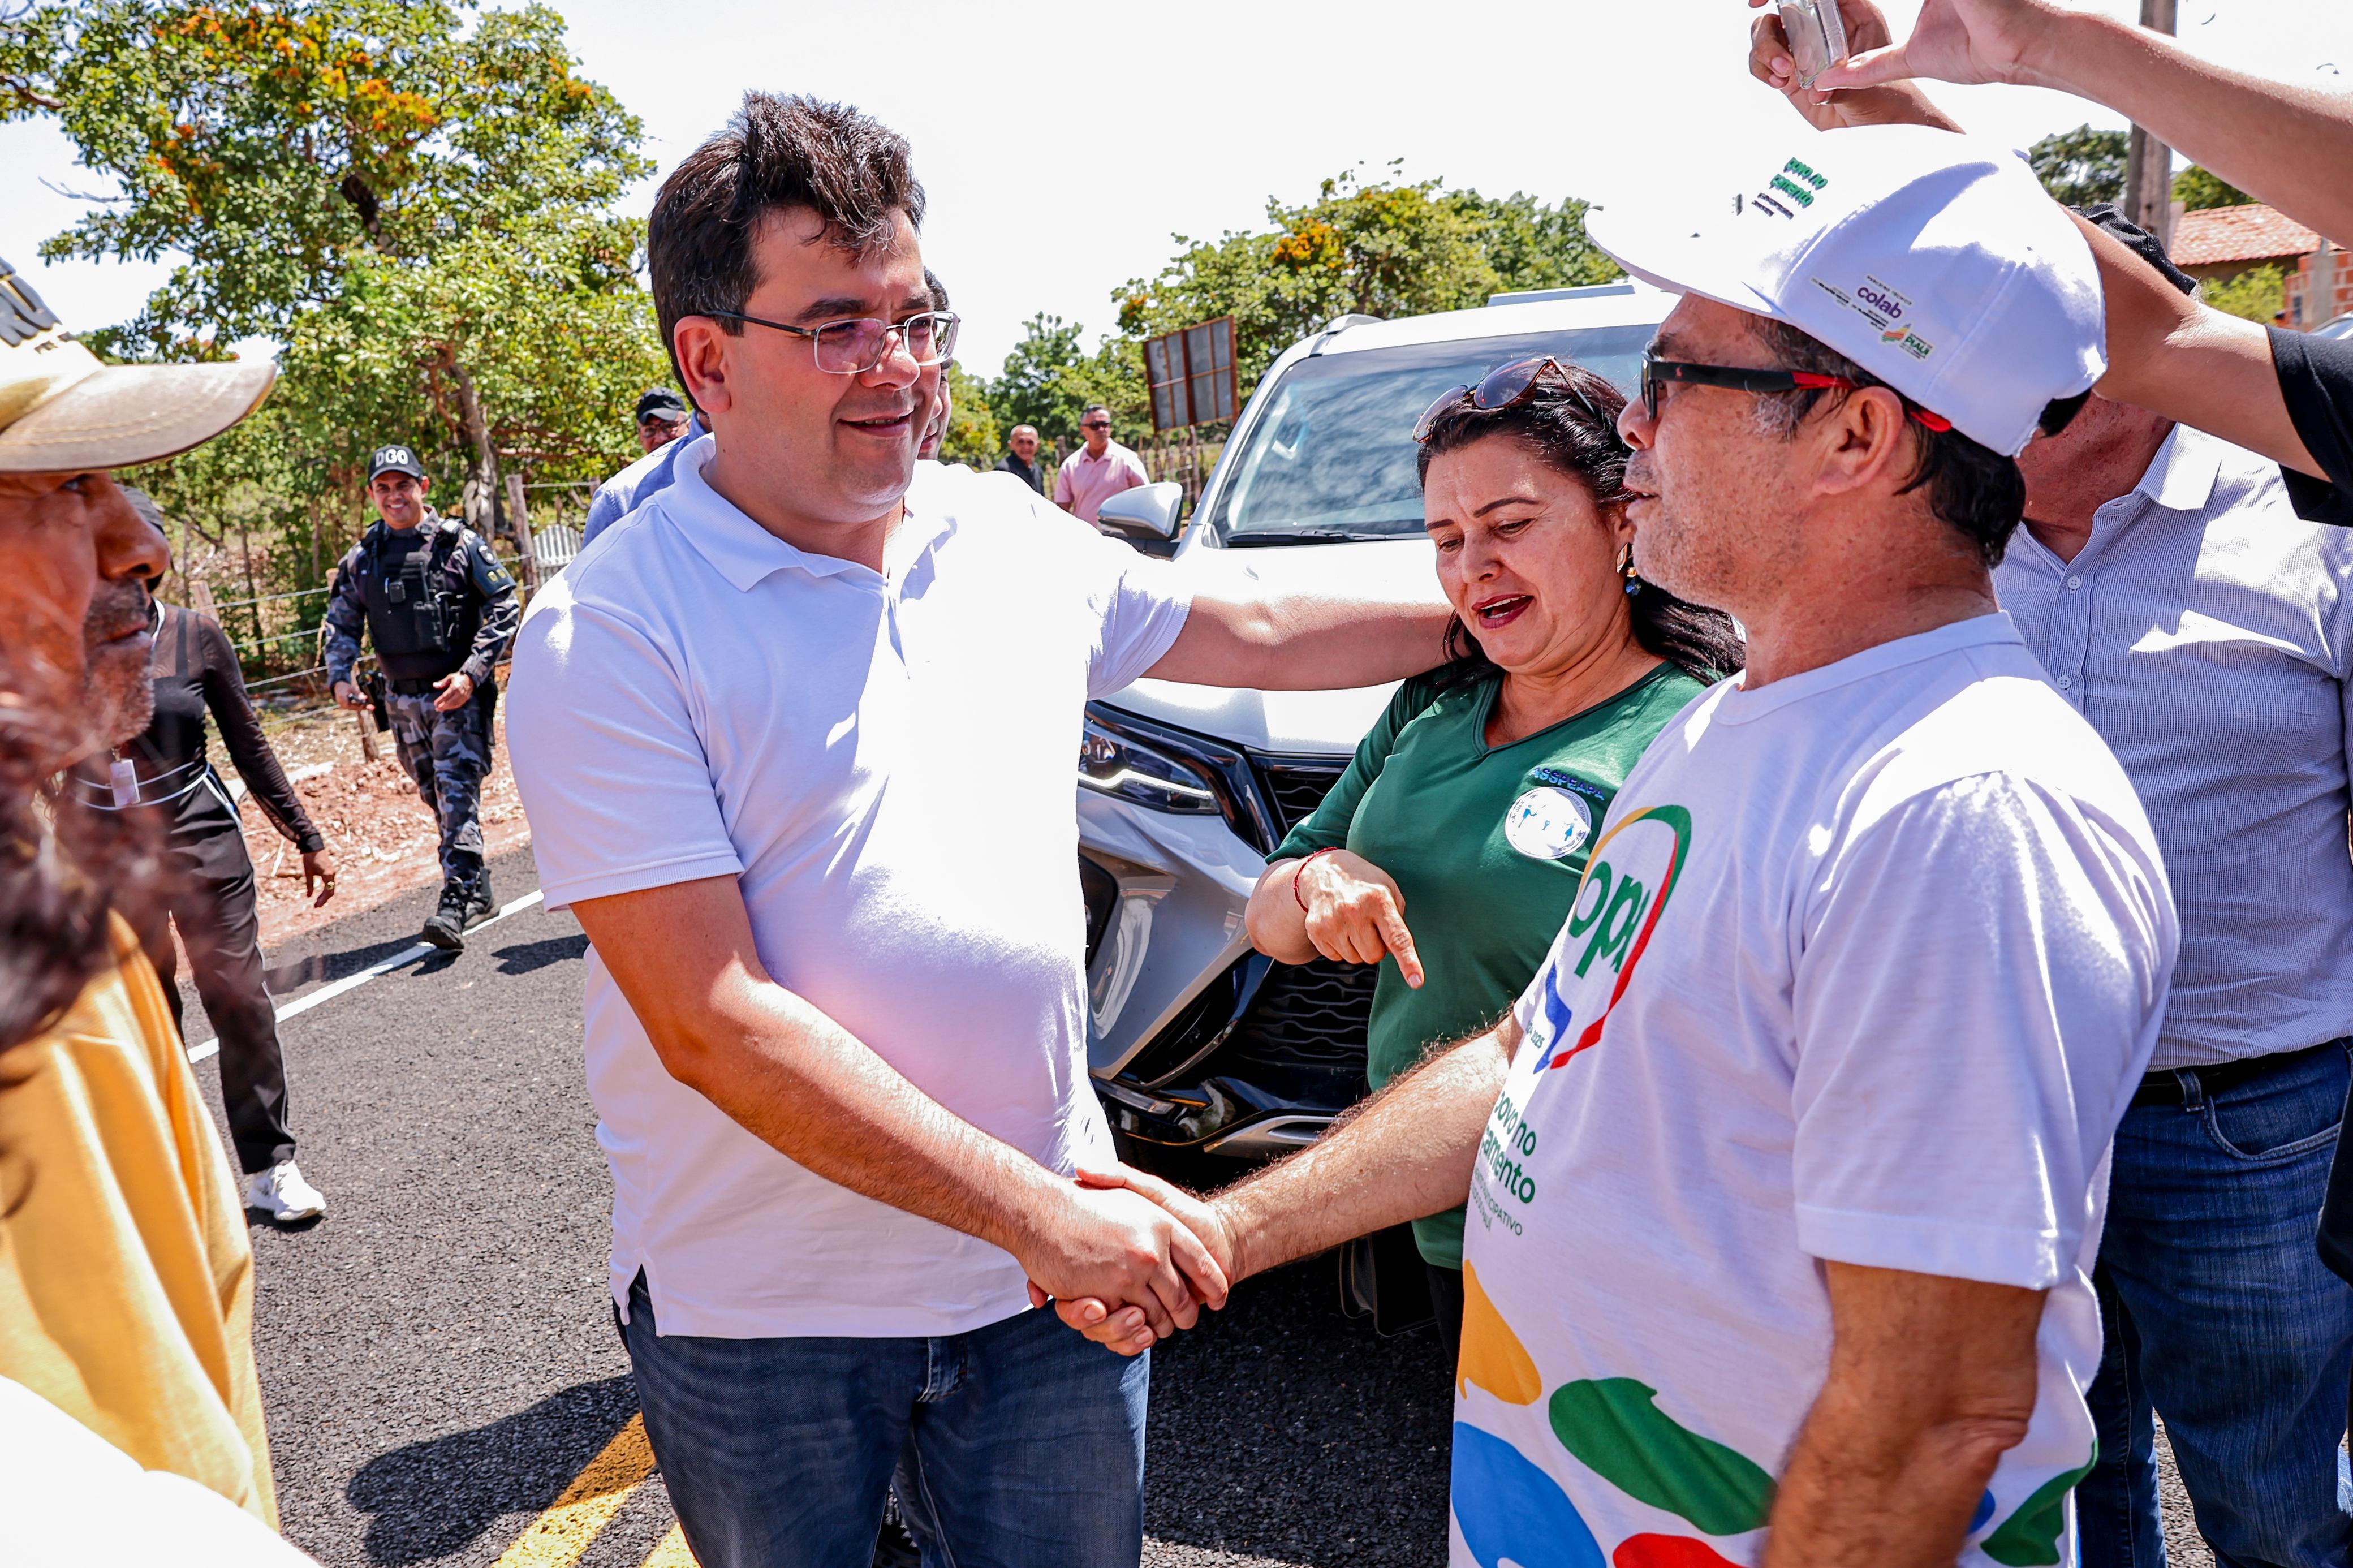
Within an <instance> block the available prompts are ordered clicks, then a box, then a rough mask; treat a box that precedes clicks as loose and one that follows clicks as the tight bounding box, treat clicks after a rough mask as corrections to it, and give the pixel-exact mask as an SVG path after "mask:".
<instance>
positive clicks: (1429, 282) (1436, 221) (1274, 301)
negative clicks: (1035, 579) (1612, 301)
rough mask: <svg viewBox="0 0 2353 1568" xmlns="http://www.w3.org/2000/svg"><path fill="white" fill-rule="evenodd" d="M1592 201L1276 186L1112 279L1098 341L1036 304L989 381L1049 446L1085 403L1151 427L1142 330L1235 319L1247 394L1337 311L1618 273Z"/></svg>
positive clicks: (1455, 305) (1424, 303)
mask: <svg viewBox="0 0 2353 1568" xmlns="http://www.w3.org/2000/svg"><path fill="white" fill-rule="evenodd" d="M1585 211H1586V204H1584V203H1583V202H1580V201H1576V200H1573V199H1572V200H1567V201H1563V202H1560V203H1558V204H1547V203H1545V202H1542V201H1539V200H1538V199H1537V198H1535V197H1534V196H1531V195H1526V194H1525V193H1521V192H1514V194H1513V195H1509V196H1504V197H1493V196H1484V195H1480V194H1479V193H1477V192H1475V191H1454V190H1449V189H1447V188H1446V186H1445V185H1444V184H1443V183H1442V182H1440V181H1437V180H1425V181H1421V182H1419V183H1407V182H1404V181H1402V180H1401V179H1399V178H1398V175H1397V173H1396V168H1395V166H1394V165H1392V166H1391V167H1390V169H1389V171H1388V174H1386V175H1384V176H1381V177H1377V178H1369V179H1368V178H1367V177H1366V175H1364V174H1361V173H1359V172H1357V171H1355V170H1351V171H1348V172H1346V173H1344V174H1339V175H1336V176H1335V177H1334V178H1332V179H1328V180H1325V181H1324V182H1323V183H1322V184H1321V186H1320V187H1319V189H1318V190H1317V193H1316V195H1315V198H1314V200H1313V201H1309V202H1304V203H1300V204H1295V205H1286V204H1284V203H1283V202H1282V200H1280V199H1279V198H1269V200H1268V202H1267V207H1266V215H1267V221H1266V226H1264V227H1263V228H1258V229H1249V230H1235V231H1232V232H1229V233H1228V234H1226V235H1225V236H1223V237H1220V238H1219V239H1216V240H1196V239H1190V238H1187V237H1185V236H1183V235H1178V236H1176V237H1175V238H1176V245H1177V247H1178V249H1177V253H1176V256H1175V257H1174V258H1171V259H1170V261H1169V262H1168V264H1167V265H1166V267H1164V268H1161V269H1160V271H1159V272H1158V273H1157V274H1156V275H1155V276H1154V277H1152V278H1149V279H1144V278H1137V279H1130V280H1129V281H1128V282H1127V283H1125V284H1124V285H1123V286H1122V287H1121V288H1120V289H1117V290H1115V291H1114V293H1113V297H1112V304H1113V312H1114V319H1115V320H1116V321H1117V330H1116V331H1114V332H1113V333H1112V334H1110V335H1109V336H1106V337H1105V338H1103V340H1102V341H1101V342H1098V343H1097V344H1096V345H1095V347H1094V348H1093V349H1092V350H1090V349H1088V348H1086V347H1085V346H1083V344H1082V329H1081V328H1080V326H1079V325H1078V323H1076V322H1071V321H1063V320H1062V319H1061V318H1060V317H1059V316H1050V315H1045V314H1042V313H1041V314H1039V315H1037V316H1033V317H1032V318H1030V320H1029V321H1028V322H1027V323H1026V324H1025V325H1024V327H1023V329H1022V336H1021V341H1020V342H1018V343H1017V344H1015V345H1014V348H1013V351H1012V352H1011V353H1008V355H1007V356H1006V359H1005V363H1004V366H1003V368H1002V369H1001V371H1000V372H999V374H997V377H996V378H995V379H993V380H991V381H990V382H989V383H988V384H987V400H988V404H989V406H990V408H991V410H992V411H993V412H994V413H995V415H996V416H997V422H998V425H999V426H1000V427H1001V428H1004V429H1010V428H1011V427H1012V426H1015V425H1021V424H1028V425H1034V426H1037V427H1038V429H1039V433H1040V434H1042V435H1043V436H1044V437H1046V439H1047V440H1048V441H1049V442H1051V441H1054V440H1055V439H1057V438H1060V440H1062V441H1064V442H1066V443H1067V442H1074V441H1076V440H1077V439H1078V425H1079V416H1080V414H1081V413H1082V412H1083V411H1084V410H1085V408H1086V407H1087V405H1090V404H1094V403H1102V404H1105V405H1109V407H1110V408H1111V410H1112V413H1113V417H1114V418H1115V419H1116V420H1117V421H1118V423H1119V426H1120V428H1121V429H1122V430H1124V431H1135V432H1141V431H1148V430H1150V429H1151V427H1152V410H1151V404H1150V401H1149V398H1148V396H1147V393H1146V389H1145V377H1144V350H1143V344H1144V340H1145V339H1146V338H1149V337H1153V336H1155V335H1157V334H1159V333H1161V332H1166V331H1175V330H1176V329H1177V328H1180V327H1187V326H1191V325H1193V324H1195V323H1196V322H1199V321H1208V320H1210V319H1212V318H1214V317H1218V316H1231V317H1233V318H1234V338H1235V357H1236V360H1237V362H1238V363H1237V369H1238V372H1239V374H1240V383H1241V386H1242V390H1243V392H1244V394H1245V395H1247V394H1248V392H1249V389H1250V385H1251V384H1253V383H1254V382H1255V381H1256V380H1257V379H1258V377H1259V376H1260V374H1262V373H1263V372H1264V370H1265V369H1266V367H1267V366H1268V365H1269V364H1270V363H1272V362H1273V360H1274V357H1275V356H1276V355H1277V354H1279V353H1282V351H1283V350H1284V349H1286V348H1289V347H1290V346H1291V345H1292V344H1293V343H1294V342H1298V341H1299V340H1300V339H1301V338H1303V337H1305V336H1307V335H1308V334H1309V333H1311V332H1314V331H1316V330H1318V329H1319V328H1321V327H1323V326H1324V325H1325V324H1326V323H1327V322H1329V321H1331V320H1332V319H1333V318H1334V317H1335V316H1343V315H1348V314H1352V313H1361V314H1365V315H1373V316H1409V315H1419V314H1423V313H1425V312H1428V311H1432V310H1461V309H1463V308H1465V307H1469V306H1474V305H1481V304H1484V303H1485V302H1486V300H1487V297H1488V296H1489V295H1490V294H1493V293H1497V292H1501V291H1504V290H1509V289H1553V288H1565V287H1575V286H1577V285H1578V284H1585V283H1600V282H1606V281H1608V280H1609V279H1612V278H1615V277H1617V276H1618V268H1617V267H1616V265H1615V264H1613V263H1612V262H1611V261H1610V260H1609V258H1607V257H1606V256H1604V255H1602V254H1601V252H1600V251H1599V250H1597V249H1596V248H1594V247H1593V244H1592V242H1591V241H1589V240H1588V239H1587V238H1586V237H1585Z"/></svg>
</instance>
